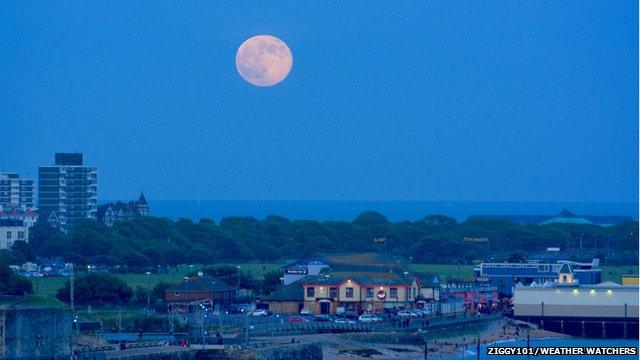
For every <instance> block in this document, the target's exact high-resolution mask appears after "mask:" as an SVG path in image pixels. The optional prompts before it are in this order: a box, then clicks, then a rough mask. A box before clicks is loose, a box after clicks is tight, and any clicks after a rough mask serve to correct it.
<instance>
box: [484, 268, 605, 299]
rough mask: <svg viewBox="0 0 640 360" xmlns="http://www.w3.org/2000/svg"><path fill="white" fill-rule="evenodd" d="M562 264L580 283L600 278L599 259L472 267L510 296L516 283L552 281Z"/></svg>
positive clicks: (596, 281)
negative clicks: (568, 267)
mask: <svg viewBox="0 0 640 360" xmlns="http://www.w3.org/2000/svg"><path fill="white" fill-rule="evenodd" d="M563 264H567V265H569V266H570V267H571V268H572V271H573V276H575V278H576V280H578V281H579V283H580V284H585V285H588V284H597V283H599V282H601V281H602V280H601V279H602V275H601V273H602V270H601V269H597V268H596V267H597V266H598V265H599V260H598V259H594V260H593V261H592V262H591V263H578V262H572V261H565V260H560V261H558V262H557V263H482V264H480V267H478V268H476V269H474V272H475V276H476V278H478V279H485V280H488V281H490V282H491V285H493V286H495V287H496V288H497V289H498V292H499V293H501V294H503V295H506V296H511V294H512V288H513V286H514V285H515V284H517V283H522V284H523V285H529V284H531V283H533V282H536V283H537V284H544V283H546V282H551V283H553V282H554V281H555V280H556V279H557V278H558V272H559V271H560V269H561V268H562V266H563Z"/></svg>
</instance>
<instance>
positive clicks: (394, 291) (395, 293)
mask: <svg viewBox="0 0 640 360" xmlns="http://www.w3.org/2000/svg"><path fill="white" fill-rule="evenodd" d="M389 297H390V298H394V299H397V298H398V288H391V289H389Z"/></svg>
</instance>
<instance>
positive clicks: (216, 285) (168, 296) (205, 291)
mask: <svg viewBox="0 0 640 360" xmlns="http://www.w3.org/2000/svg"><path fill="white" fill-rule="evenodd" d="M235 294H236V292H235V289H234V288H233V287H231V286H229V285H227V284H226V283H225V282H223V281H221V280H219V279H216V278H213V277H210V276H206V275H203V274H202V273H198V276H192V277H189V278H188V279H185V280H184V281H183V282H181V283H179V284H176V285H174V286H172V287H170V288H168V289H167V290H166V291H165V301H166V302H167V304H168V306H169V307H170V308H171V309H175V310H177V309H181V311H188V309H189V308H190V307H192V306H195V305H200V304H205V305H207V306H214V305H222V306H226V305H229V304H230V303H231V302H232V301H233V299H234V298H235Z"/></svg>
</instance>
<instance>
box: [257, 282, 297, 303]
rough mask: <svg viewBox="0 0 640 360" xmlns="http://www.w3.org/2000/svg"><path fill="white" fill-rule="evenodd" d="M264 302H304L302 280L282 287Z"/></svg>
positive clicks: (265, 298)
mask: <svg viewBox="0 0 640 360" xmlns="http://www.w3.org/2000/svg"><path fill="white" fill-rule="evenodd" d="M263 300H264V301H303V300H304V296H303V289H302V282H301V280H298V281H294V282H292V283H291V284H289V285H281V286H279V287H278V288H276V289H275V290H274V291H273V292H272V293H271V294H269V295H267V296H266V297H264V299H263Z"/></svg>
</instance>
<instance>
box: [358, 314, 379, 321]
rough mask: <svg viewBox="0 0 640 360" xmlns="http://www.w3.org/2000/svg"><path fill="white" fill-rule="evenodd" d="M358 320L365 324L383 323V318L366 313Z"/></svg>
mask: <svg viewBox="0 0 640 360" xmlns="http://www.w3.org/2000/svg"><path fill="white" fill-rule="evenodd" d="M358 320H360V322H363V323H380V322H382V318H379V317H377V316H375V315H373V314H371V313H365V314H362V315H360V317H359V318H358Z"/></svg>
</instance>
